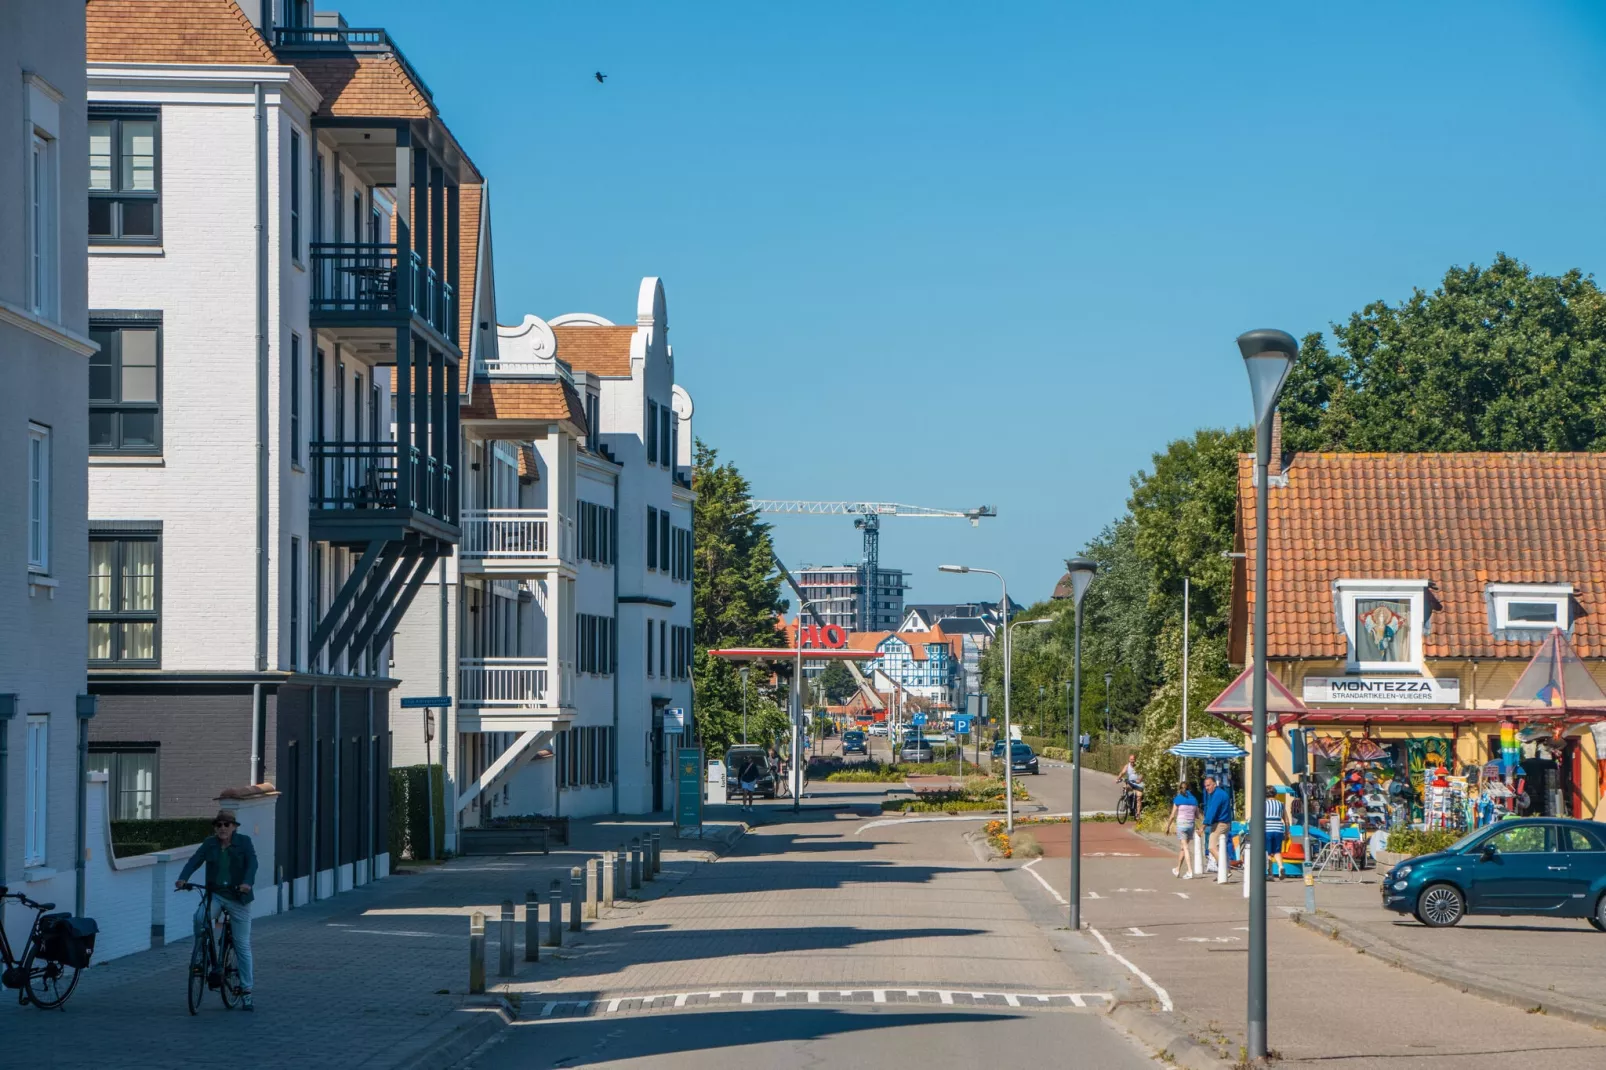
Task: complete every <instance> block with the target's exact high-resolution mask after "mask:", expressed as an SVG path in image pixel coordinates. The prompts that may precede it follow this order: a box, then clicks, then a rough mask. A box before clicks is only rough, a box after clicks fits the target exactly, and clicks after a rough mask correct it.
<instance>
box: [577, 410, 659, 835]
mask: <svg viewBox="0 0 1606 1070" xmlns="http://www.w3.org/2000/svg"><path fill="white" fill-rule="evenodd" d="M600 407H601V406H598V408H599V409H600ZM601 438H602V432H601V431H600V430H599V431H598V432H597V440H598V444H599V445H600V444H601ZM608 528H609V532H610V534H611V535H612V537H613V545H612V546H610V547H609V548H608V550H609V553H608V557H609V559H610V560H611V561H612V562H613V653H612V655H611V658H612V660H613V662H614V666H613V746H612V748H611V751H612V753H610V754H609V756H608V761H609V765H608V779H609V780H610V781H611V782H612V784H613V812H614V813H616V814H617V813H618V812H619V770H618V769H616V768H614V767H615V766H616V765H618V762H617V760H616V756H617V755H618V753H619V665H618V661H619V473H618V472H615V473H614V474H613V523H612V524H610V525H608ZM648 727H649V728H650V727H651V725H650V723H649V725H648ZM556 749H557V748H556V747H554V748H553V750H554V751H555V750H556ZM553 794H554V795H556V792H554V793H553Z"/></svg>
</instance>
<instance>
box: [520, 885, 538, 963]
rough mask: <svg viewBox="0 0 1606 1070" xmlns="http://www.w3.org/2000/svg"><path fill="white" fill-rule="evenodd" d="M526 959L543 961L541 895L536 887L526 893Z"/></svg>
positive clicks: (527, 960) (528, 960) (526, 960)
mask: <svg viewBox="0 0 1606 1070" xmlns="http://www.w3.org/2000/svg"><path fill="white" fill-rule="evenodd" d="M524 961H525V962H540V961H541V897H540V896H539V895H537V894H536V891H535V889H534V888H531V889H530V890H529V891H527V892H525V893H524Z"/></svg>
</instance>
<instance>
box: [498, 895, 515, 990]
mask: <svg viewBox="0 0 1606 1070" xmlns="http://www.w3.org/2000/svg"><path fill="white" fill-rule="evenodd" d="M496 976H498V977H512V976H513V900H511V899H504V900H502V927H501V928H500V929H498V930H497V933H496Z"/></svg>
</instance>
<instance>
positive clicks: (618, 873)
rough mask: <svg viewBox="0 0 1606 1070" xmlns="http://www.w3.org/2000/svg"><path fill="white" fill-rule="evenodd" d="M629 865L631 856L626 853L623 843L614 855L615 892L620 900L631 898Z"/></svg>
mask: <svg viewBox="0 0 1606 1070" xmlns="http://www.w3.org/2000/svg"><path fill="white" fill-rule="evenodd" d="M629 863H630V856H629V855H628V854H626V853H625V845H624V844H623V843H621V844H620V845H619V849H618V850H617V851H615V852H614V853H613V891H614V894H615V895H616V896H618V897H619V898H620V899H628V898H630V876H629V874H630V867H629Z"/></svg>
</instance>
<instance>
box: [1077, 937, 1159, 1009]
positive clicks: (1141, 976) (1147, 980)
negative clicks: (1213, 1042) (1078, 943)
mask: <svg viewBox="0 0 1606 1070" xmlns="http://www.w3.org/2000/svg"><path fill="white" fill-rule="evenodd" d="M1087 931H1088V932H1090V933H1092V934H1093V935H1094V936H1096V937H1098V941H1099V943H1101V944H1103V945H1104V953H1105V954H1106V955H1109V956H1110V957H1111V958H1112V959H1114V960H1115V961H1116V962H1119V963H1120V964H1121V965H1123V966H1125V967H1126V968H1127V969H1129V970H1131V971H1132V974H1133V976H1135V977H1137V979H1138V980H1140V981H1142V982H1143V983H1144V984H1146V985H1148V986H1149V989H1150V991H1152V992H1153V993H1154V994H1155V995H1156V996H1159V997H1160V1009H1161V1010H1163V1011H1165V1012H1166V1013H1167V1014H1169V1013H1170V1012H1171V1009H1172V1006H1171V996H1170V994H1169V993H1167V992H1166V990H1165V989H1163V988H1161V987H1160V986H1159V985H1157V984H1155V983H1154V978H1152V977H1150V976H1149V975H1148V974H1146V973H1144V972H1143V971H1142V970H1140V969H1138V968H1137V966H1136V965H1135V964H1134V963H1133V962H1132V960H1131V959H1129V958H1127V957H1126V956H1125V955H1120V954H1117V953H1116V950H1115V948H1113V947H1111V946H1110V942H1109V941H1108V940H1106V939H1104V934H1103V933H1101V932H1099V931H1098V930H1097V929H1095V928H1093V927H1092V926H1088V930H1087Z"/></svg>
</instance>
